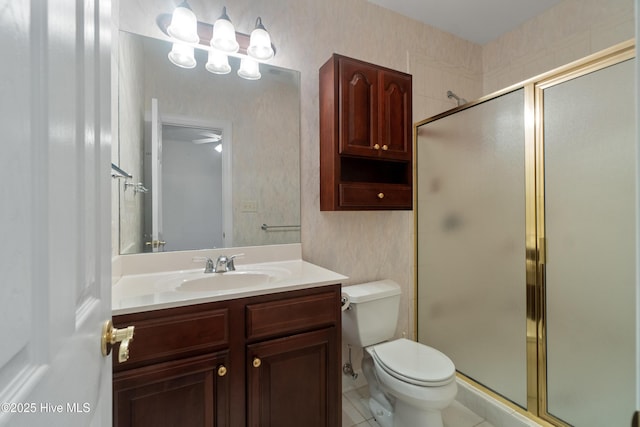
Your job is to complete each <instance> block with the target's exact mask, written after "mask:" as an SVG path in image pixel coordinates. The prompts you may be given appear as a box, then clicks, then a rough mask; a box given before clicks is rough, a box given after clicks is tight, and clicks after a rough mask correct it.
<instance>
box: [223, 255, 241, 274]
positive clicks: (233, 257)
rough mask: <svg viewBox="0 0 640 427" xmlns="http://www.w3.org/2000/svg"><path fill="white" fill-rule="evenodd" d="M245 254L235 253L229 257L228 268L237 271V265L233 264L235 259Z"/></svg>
mask: <svg viewBox="0 0 640 427" xmlns="http://www.w3.org/2000/svg"><path fill="white" fill-rule="evenodd" d="M243 256H244V254H235V255H231V256H230V257H229V258H227V270H229V271H235V269H236V266H235V265H234V264H233V260H235V259H236V258H242V257H243Z"/></svg>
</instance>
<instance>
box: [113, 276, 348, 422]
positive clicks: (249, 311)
mask: <svg viewBox="0 0 640 427" xmlns="http://www.w3.org/2000/svg"><path fill="white" fill-rule="evenodd" d="M340 320H341V317H340V285H339V284H336V285H327V286H322V287H318V288H311V289H303V290H297V291H288V292H281V293H276V294H269V295H262V296H255V297H248V298H239V299H234V300H229V301H220V302H211V303H205V304H196V305H190V306H184V307H176V308H167V309H161V310H154V311H148V312H141V313H132V314H123V315H118V316H114V318H113V323H114V325H116V327H123V326H128V325H134V326H135V328H136V329H135V337H134V339H133V341H132V342H131V346H130V358H129V360H127V361H126V362H123V363H118V362H117V358H114V365H113V371H114V373H113V425H114V427H124V426H127V427H129V426H131V427H136V426H141V427H142V426H151V425H152V426H154V427H162V426H172V427H173V426H178V425H179V426H181V427H206V426H208V427H248V426H251V427H299V426H303V425H304V426H308V427H333V426H337V425H340V417H341V413H342V411H341V390H340V375H341V369H340V359H341V358H340V337H341V332H340V331H341V323H340Z"/></svg>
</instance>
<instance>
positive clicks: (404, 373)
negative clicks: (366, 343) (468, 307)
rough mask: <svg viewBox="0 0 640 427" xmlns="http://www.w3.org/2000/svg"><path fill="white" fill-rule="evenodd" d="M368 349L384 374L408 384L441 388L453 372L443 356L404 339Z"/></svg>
mask: <svg viewBox="0 0 640 427" xmlns="http://www.w3.org/2000/svg"><path fill="white" fill-rule="evenodd" d="M372 350H373V352H372V353H373V357H374V358H375V359H376V360H377V361H378V363H379V364H380V366H381V367H382V368H383V369H384V370H385V371H387V372H388V373H389V374H390V375H393V376H394V377H396V378H398V379H400V380H403V381H406V382H409V383H411V384H416V385H425V386H438V385H444V384H447V383H449V382H451V380H452V379H453V377H454V375H455V372H456V368H455V366H454V365H453V362H452V361H451V359H449V358H448V357H447V356H446V355H445V354H443V353H441V352H439V351H438V350H436V349H435V348H431V347H428V346H426V345H423V344H420V343H417V342H415V341H410V340H408V339H405V338H401V339H397V340H394V341H390V342H386V343H383V344H378V345H376V346H374V347H373V349H372Z"/></svg>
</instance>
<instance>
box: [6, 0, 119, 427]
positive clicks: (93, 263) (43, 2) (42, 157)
mask: <svg viewBox="0 0 640 427" xmlns="http://www.w3.org/2000/svg"><path fill="white" fill-rule="evenodd" d="M110 8H111V6H110V1H108V0H104V1H103V0H40V1H25V0H20V1H15V0H0V47H1V48H2V49H1V50H2V52H3V53H2V55H3V58H2V66H1V67H0V94H1V95H0V135H1V136H0V182H1V184H0V200H1V202H0V239H1V243H0V325H2V332H0V338H1V340H2V342H1V344H0V426H12V427H13V426H29V427H33V426H63V425H64V426H90V425H95V426H108V425H110V424H111V357H103V356H102V354H101V351H100V335H101V327H102V323H103V322H104V321H105V320H107V319H109V318H110V317H111V307H110V306H111V294H110V281H111V278H110V272H111V267H110V262H111V260H110V231H109V224H110V213H111V210H110V197H109V194H110V184H111V183H110V180H111V178H110V166H109V163H110V150H111V148H110V138H111V133H110V132H111V126H110V106H109V105H110V83H109V80H110V46H109V44H110V14H111V10H110Z"/></svg>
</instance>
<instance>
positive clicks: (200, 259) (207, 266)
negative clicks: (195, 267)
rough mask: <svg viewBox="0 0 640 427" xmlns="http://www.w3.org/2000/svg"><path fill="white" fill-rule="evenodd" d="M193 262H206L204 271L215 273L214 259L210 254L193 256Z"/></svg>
mask: <svg viewBox="0 0 640 427" xmlns="http://www.w3.org/2000/svg"><path fill="white" fill-rule="evenodd" d="M191 261H193V262H205V263H206V264H205V267H204V272H205V273H213V260H212V259H211V258H209V257H208V256H196V257H193V258H191Z"/></svg>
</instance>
